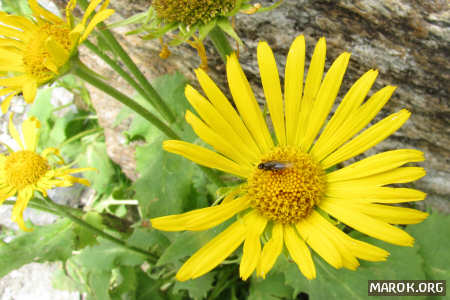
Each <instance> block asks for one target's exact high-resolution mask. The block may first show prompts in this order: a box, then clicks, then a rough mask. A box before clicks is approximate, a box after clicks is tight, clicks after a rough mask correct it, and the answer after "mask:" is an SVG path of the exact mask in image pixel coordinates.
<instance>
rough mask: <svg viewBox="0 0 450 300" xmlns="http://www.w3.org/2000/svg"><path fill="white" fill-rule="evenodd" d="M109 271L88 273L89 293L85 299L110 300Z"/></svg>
mask: <svg viewBox="0 0 450 300" xmlns="http://www.w3.org/2000/svg"><path fill="white" fill-rule="evenodd" d="M110 279H111V271H95V272H90V273H89V274H88V278H87V283H88V285H89V288H90V289H89V293H88V295H87V300H110V299H111V297H110V296H109V283H110Z"/></svg>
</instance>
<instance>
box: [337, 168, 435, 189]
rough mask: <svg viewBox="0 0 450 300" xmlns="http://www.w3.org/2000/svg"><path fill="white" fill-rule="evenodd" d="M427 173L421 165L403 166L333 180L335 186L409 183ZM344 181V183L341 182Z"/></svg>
mask: <svg viewBox="0 0 450 300" xmlns="http://www.w3.org/2000/svg"><path fill="white" fill-rule="evenodd" d="M425 175H426V172H425V169H424V168H420V167H403V168H397V169H394V170H389V171H386V172H383V173H378V174H375V175H371V176H367V177H363V178H358V179H351V180H348V181H342V182H333V187H334V188H339V187H348V186H350V185H351V186H382V185H386V184H394V183H407V182H411V181H416V180H417V179H420V178H422V177H423V176H425ZM341 183H342V184H341Z"/></svg>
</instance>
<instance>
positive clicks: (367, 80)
mask: <svg viewBox="0 0 450 300" xmlns="http://www.w3.org/2000/svg"><path fill="white" fill-rule="evenodd" d="M325 52H326V44H325V39H324V38H322V39H320V40H319V42H318V43H317V45H316V48H315V50H314V53H313V56H312V60H311V64H310V66H309V71H308V74H307V76H306V80H305V84H304V87H303V73H304V67H305V39H304V37H303V36H299V37H297V39H295V41H294V42H293V44H292V46H291V48H290V51H289V54H288V57H287V62H286V70H285V83H284V96H283V94H282V90H281V84H280V79H279V76H278V70H277V65H276V62H275V58H274V55H273V53H272V50H271V49H270V47H269V46H268V44H267V43H265V42H261V43H259V45H258V52H257V57H258V63H259V68H260V74H261V81H262V85H263V88H264V94H265V97H266V101H267V106H268V109H269V113H270V117H271V120H272V124H273V128H274V131H275V137H276V140H274V139H273V138H272V135H271V133H270V132H269V129H268V126H267V124H266V122H265V118H264V115H263V114H262V113H261V111H260V108H259V106H258V103H257V101H256V99H255V96H254V94H253V92H252V90H251V87H250V85H249V83H248V81H247V78H246V77H245V75H244V72H243V70H242V68H241V66H240V65H239V62H238V60H237V58H236V56H235V55H231V56H230V57H229V58H228V61H227V77H228V84H229V87H230V91H231V95H232V96H233V100H234V103H235V104H236V107H237V111H236V110H235V109H234V108H233V106H232V105H231V104H230V102H229V101H228V100H227V98H226V97H225V96H224V94H223V93H222V92H221V90H220V89H219V88H218V87H217V86H216V85H215V84H214V82H213V81H212V80H211V78H210V77H208V75H207V74H206V73H205V72H203V71H202V70H197V72H196V73H197V78H198V80H199V82H200V85H201V87H202V89H203V91H204V93H205V94H206V96H207V98H208V99H206V98H204V97H203V96H202V95H201V94H200V93H199V92H197V91H196V90H195V89H194V88H192V87H191V86H187V87H186V97H187V99H188V100H189V102H190V104H191V105H192V107H194V109H195V110H196V111H197V113H198V114H199V116H200V117H197V116H196V115H194V114H193V113H192V112H190V111H188V112H187V113H186V120H187V122H188V123H189V124H190V125H191V126H192V128H193V129H194V131H195V132H196V134H197V135H198V136H199V137H200V138H201V139H202V140H203V141H205V142H206V143H208V144H209V145H211V146H212V147H213V148H214V150H216V151H217V152H215V151H212V150H209V149H206V148H203V147H200V146H197V145H194V144H190V143H187V142H184V141H174V140H171V141H165V142H164V144H163V147H164V149H165V150H166V151H169V152H172V153H176V154H179V155H182V156H184V157H186V158H188V159H190V160H192V161H194V162H196V163H198V164H200V165H203V166H207V167H210V168H214V169H218V170H222V171H224V172H227V173H230V174H233V175H235V176H237V177H240V178H242V179H244V180H245V181H246V182H245V183H243V184H242V185H240V186H239V187H238V188H236V189H235V190H234V191H233V192H231V193H230V194H229V195H228V196H227V197H226V198H225V199H224V200H223V201H222V203H221V204H219V205H216V206H212V207H208V208H202V209H197V210H194V211H191V212H187V213H184V214H180V215H173V216H165V217H159V218H154V219H152V220H151V222H152V225H153V227H154V228H156V229H160V230H165V231H181V230H193V231H199V230H206V229H208V228H211V227H214V226H216V225H218V224H220V223H222V222H224V221H226V220H228V219H230V218H232V217H233V216H235V215H236V216H237V219H236V221H234V223H232V225H230V226H229V227H228V228H227V229H226V230H224V231H223V232H222V233H220V234H219V235H217V236H216V237H215V238H214V239H212V240H211V241H210V242H208V243H207V244H206V245H205V246H203V247H202V248H201V249H200V250H198V251H197V252H196V253H195V254H194V255H193V256H192V257H191V258H189V259H188V260H187V261H186V263H185V264H184V265H183V266H182V267H181V269H180V270H179V271H178V273H177V275H176V277H177V279H178V280H181V281H184V280H188V279H193V278H197V277H199V276H202V275H203V274H205V273H207V272H209V271H210V270H212V269H213V268H214V267H216V266H217V265H218V264H220V263H221V262H222V261H223V260H224V259H225V258H226V257H227V256H229V255H230V254H232V253H233V252H234V251H235V250H236V248H238V247H239V246H240V245H241V244H242V243H243V244H244V246H243V255H242V259H241V263H240V276H241V277H242V278H243V279H244V280H245V279H247V278H248V277H249V276H250V275H251V274H252V273H253V271H255V270H256V275H257V276H260V277H265V276H266V274H267V273H268V272H269V271H270V269H271V268H272V267H273V265H274V264H275V262H276V260H277V257H278V256H279V255H280V254H281V252H282V250H283V248H284V247H285V248H286V249H287V251H288V253H289V255H290V257H291V258H292V259H293V260H294V261H295V262H296V263H297V265H298V267H299V269H300V271H301V272H302V273H303V274H304V275H305V276H306V278H308V279H313V278H315V277H316V270H315V266H314V263H313V260H312V258H311V253H310V249H312V250H314V251H315V252H316V253H317V254H319V255H320V256H321V257H322V258H323V259H324V260H325V261H326V262H327V263H329V264H330V265H332V266H333V267H335V268H342V267H344V268H347V269H350V270H355V269H356V268H357V267H358V266H359V262H358V259H364V260H369V261H382V260H385V259H386V257H387V256H388V255H389V253H388V252H387V251H385V250H384V249H381V248H379V247H376V246H373V245H370V244H368V243H365V242H362V241H359V240H356V239H354V238H352V237H350V236H349V235H347V234H346V233H344V232H343V231H342V230H341V229H339V228H338V227H337V226H335V224H336V221H333V219H332V218H334V219H336V220H338V222H342V223H344V224H346V225H348V226H349V227H352V228H353V229H355V230H358V231H360V232H362V233H364V234H367V235H369V236H372V237H375V238H377V239H380V240H383V241H386V242H389V243H392V244H396V245H401V246H412V244H413V242H414V239H413V238H412V237H411V236H410V235H409V234H408V233H406V232H405V231H403V230H402V229H400V228H399V227H396V226H393V225H391V224H414V223H418V222H421V221H422V220H424V219H425V218H426V216H427V214H426V213H424V212H421V211H418V210H414V209H410V208H405V207H398V206H392V205H387V204H393V203H402V202H408V201H419V200H423V199H424V198H425V194H424V193H423V192H421V191H418V190H414V189H409V188H393V187H389V186H386V185H389V184H397V183H405V182H411V181H414V180H417V179H418V178H421V177H422V176H424V175H425V171H424V169H423V168H420V167H410V166H408V167H404V166H403V165H405V164H407V163H409V162H418V161H423V160H424V157H423V153H422V152H420V151H418V150H412V149H400V150H392V151H386V152H383V153H379V154H376V155H373V156H370V157H368V158H365V159H363V160H361V161H358V162H356V163H353V164H351V165H349V166H347V167H344V168H342V169H339V170H332V169H330V168H332V167H333V166H336V165H337V164H339V163H341V162H343V161H345V160H348V159H350V158H352V157H355V156H357V155H359V154H361V153H363V152H364V151H366V150H367V149H369V148H371V147H373V146H374V145H376V144H378V143H379V142H381V141H382V140H384V139H385V138H386V137H388V136H389V135H391V134H392V133H393V132H395V131H396V130H397V129H398V128H400V127H401V126H402V125H403V123H405V122H406V120H407V119H408V118H409V115H410V113H409V112H408V111H406V110H404V109H403V110H400V111H399V112H397V113H394V114H391V115H389V116H387V117H386V118H384V119H383V120H381V121H379V122H378V123H376V124H375V125H373V126H371V127H369V128H368V129H366V130H365V131H362V132H361V130H363V129H364V128H365V127H366V126H367V125H368V124H369V123H370V121H371V120H372V119H373V118H374V117H375V115H376V114H377V113H378V112H379V111H380V110H381V108H382V107H383V106H384V104H385V103H386V102H387V101H388V99H389V98H390V96H391V95H392V93H393V92H394V89H395V88H394V87H393V86H386V87H384V88H382V89H381V90H379V91H377V92H376V93H374V94H373V95H372V96H371V97H369V98H368V99H367V100H366V101H364V100H365V98H366V96H367V94H368V93H369V90H370V88H371V86H372V85H373V83H374V81H375V79H376V77H377V75H378V72H377V71H375V70H370V71H368V72H367V73H365V74H364V75H363V76H361V78H360V79H358V80H357V81H356V82H355V83H354V84H353V86H352V87H351V88H350V90H349V91H348V92H347V94H346V95H345V96H344V97H343V99H342V101H341V104H340V105H339V107H338V108H337V110H336V112H335V113H334V115H333V116H332V117H331V119H330V120H329V121H328V122H326V120H327V116H328V114H329V113H330V111H331V108H332V106H333V103H334V101H335V98H336V96H337V94H338V91H339V88H340V85H341V82H342V79H343V77H344V73H345V71H346V68H347V64H348V62H349V59H350V54H349V53H343V54H341V55H340V56H339V57H338V58H337V59H336V60H335V61H334V63H333V64H332V65H331V67H330V69H329V70H328V72H327V74H326V75H325V77H324V78H323V79H322V77H323V73H324V65H325ZM320 132H321V133H320ZM319 133H320V135H319ZM263 233H264V234H263ZM262 236H265V237H268V241H267V242H266V243H265V245H264V246H262V245H261V238H262Z"/></svg>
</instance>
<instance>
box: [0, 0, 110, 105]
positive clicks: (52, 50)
mask: <svg viewBox="0 0 450 300" xmlns="http://www.w3.org/2000/svg"><path fill="white" fill-rule="evenodd" d="M102 1H103V0H93V1H91V2H90V4H89V6H88V8H87V9H86V12H85V14H84V17H83V19H82V20H81V22H80V23H78V24H76V25H75V21H74V17H73V14H72V12H73V10H74V9H75V6H76V1H75V0H70V1H69V3H68V4H67V7H66V18H67V19H66V21H64V20H62V19H61V18H60V17H58V16H56V15H54V14H53V13H51V12H49V11H47V10H45V9H44V8H42V7H41V6H40V5H39V4H38V2H37V0H28V4H29V5H30V8H31V10H32V12H33V16H32V18H27V17H21V16H14V15H10V14H7V13H4V12H0V36H1V37H0V72H4V73H6V77H0V96H7V97H6V99H5V100H4V101H3V102H2V104H1V109H2V112H3V113H5V112H6V111H7V110H8V108H9V104H10V102H11V99H12V98H13V97H14V96H15V95H17V94H19V93H23V97H24V98H25V101H26V102H27V103H32V102H33V101H34V98H35V97H36V91H37V88H38V87H39V86H41V85H43V84H45V83H47V82H49V81H51V80H54V79H56V78H57V77H59V76H60V75H62V74H64V73H65V72H67V71H68V61H69V59H70V57H72V56H73V55H75V54H76V53H77V49H78V46H79V45H80V44H81V43H82V42H83V41H84V40H85V39H86V38H87V37H88V35H89V34H90V33H91V32H92V30H93V29H94V28H95V26H96V25H97V24H98V23H100V22H101V21H103V20H105V19H106V18H108V17H109V16H110V15H112V14H113V13H114V11H113V10H112V9H107V8H106V7H107V6H108V3H109V0H105V1H103V4H102V5H101V7H100V9H99V10H98V12H95V9H96V8H97V6H99V4H100V3H101V2H102ZM0 74H1V73H0Z"/></svg>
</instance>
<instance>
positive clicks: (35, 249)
mask: <svg viewBox="0 0 450 300" xmlns="http://www.w3.org/2000/svg"><path fill="white" fill-rule="evenodd" d="M74 239H75V234H74V232H73V224H72V222H70V221H69V220H66V219H62V220H59V221H58V222H56V223H55V224H52V225H48V226H39V227H35V229H34V231H32V232H27V233H23V234H21V235H19V236H17V237H16V238H14V239H13V240H12V241H11V242H9V243H5V244H1V245H0V277H3V276H4V275H6V274H8V273H9V272H10V271H12V270H15V269H18V268H20V267H22V266H23V265H26V264H28V263H31V262H45V261H58V260H62V261H64V260H66V259H67V258H69V257H70V256H71V255H72V250H73V248H74Z"/></svg>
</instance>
